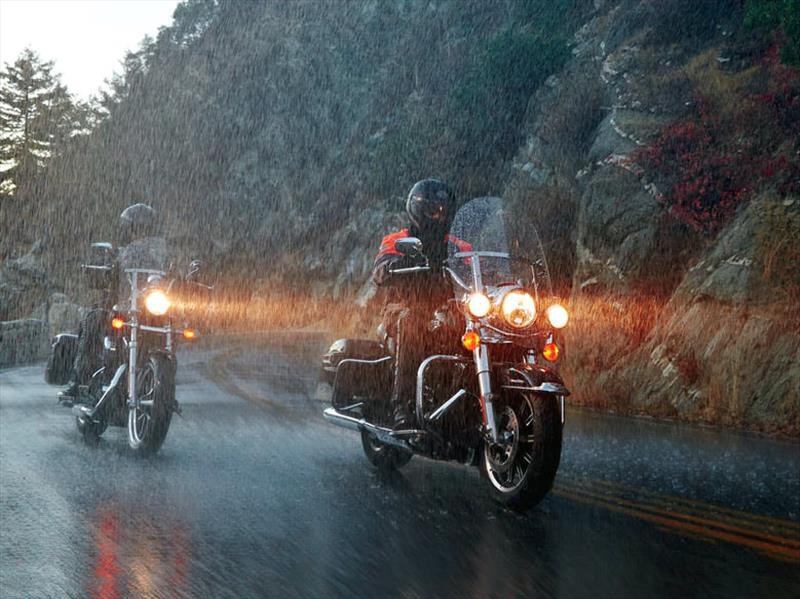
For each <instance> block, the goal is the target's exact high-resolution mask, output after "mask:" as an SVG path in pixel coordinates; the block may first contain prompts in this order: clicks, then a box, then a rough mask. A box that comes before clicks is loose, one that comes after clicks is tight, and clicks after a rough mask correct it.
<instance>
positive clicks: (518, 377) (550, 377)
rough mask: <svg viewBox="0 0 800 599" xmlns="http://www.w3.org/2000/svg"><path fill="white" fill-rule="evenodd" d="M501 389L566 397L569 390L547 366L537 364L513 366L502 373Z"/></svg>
mask: <svg viewBox="0 0 800 599" xmlns="http://www.w3.org/2000/svg"><path fill="white" fill-rule="evenodd" d="M501 381H502V387H503V389H512V390H516V391H531V392H534V393H549V394H552V395H560V396H562V397H566V396H567V395H569V394H570V392H569V389H567V387H566V385H564V381H562V380H561V377H560V376H558V374H557V373H556V372H555V371H554V370H552V369H550V368H548V367H547V366H540V365H538V364H515V365H514V366H508V367H506V368H505V369H504V370H503V372H502V377H501Z"/></svg>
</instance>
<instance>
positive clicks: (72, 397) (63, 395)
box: [58, 381, 80, 407]
mask: <svg viewBox="0 0 800 599" xmlns="http://www.w3.org/2000/svg"><path fill="white" fill-rule="evenodd" d="M79 395H80V387H79V385H78V382H77V381H72V382H71V383H70V384H69V385H67V388H66V389H63V390H62V391H59V392H58V401H60V402H61V403H62V404H64V405H66V406H67V407H69V406H71V405H72V404H74V403H76V402H77V401H78V396H79Z"/></svg>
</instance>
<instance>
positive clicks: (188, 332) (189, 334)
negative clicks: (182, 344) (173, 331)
mask: <svg viewBox="0 0 800 599" xmlns="http://www.w3.org/2000/svg"><path fill="white" fill-rule="evenodd" d="M195 337H197V333H196V332H195V330H194V329H183V338H184V339H188V340H189V341H191V340H192V339H194V338H195Z"/></svg>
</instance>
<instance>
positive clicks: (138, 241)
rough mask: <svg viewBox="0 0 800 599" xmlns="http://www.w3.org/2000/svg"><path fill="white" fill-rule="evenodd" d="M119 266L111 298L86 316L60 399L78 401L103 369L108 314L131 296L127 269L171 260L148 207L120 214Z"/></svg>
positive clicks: (133, 207)
mask: <svg viewBox="0 0 800 599" xmlns="http://www.w3.org/2000/svg"><path fill="white" fill-rule="evenodd" d="M117 236H118V239H117V247H118V248H119V251H118V254H117V259H116V262H117V267H118V270H119V280H118V281H112V284H111V285H112V288H111V289H110V290H109V294H108V297H106V298H105V299H104V301H102V302H101V303H100V304H99V305H98V306H96V307H95V308H94V309H92V310H90V311H89V312H87V313H86V316H85V317H84V318H83V320H82V321H81V323H80V327H79V329H78V349H77V354H76V356H75V363H74V368H73V371H74V372H73V376H74V379H73V380H72V381H71V382H70V383H69V385H68V386H67V388H66V389H64V390H63V391H62V392H61V393H59V394H58V396H59V399H65V400H70V401H73V402H74V401H77V400H78V398H79V397H80V394H79V386H80V385H87V384H88V383H89V381H90V380H91V377H92V374H93V373H94V372H96V371H97V370H98V369H99V368H100V367H101V366H102V355H103V338H104V336H105V332H106V326H107V324H108V312H109V310H110V309H111V307H112V306H113V304H114V303H118V304H121V305H122V304H124V301H125V299H126V298H128V297H129V296H130V295H129V294H130V289H129V287H130V284H129V283H128V281H127V278H126V275H125V272H124V270H125V269H126V268H152V269H154V270H163V268H164V265H165V263H166V258H167V248H166V242H165V240H164V238H163V237H161V235H160V226H159V220H158V214H157V213H156V211H155V210H154V209H153V208H152V207H150V206H148V205H147V204H133V205H131V206H128V207H127V208H125V210H123V211H122V213H121V214H120V215H119V221H118V229H117Z"/></svg>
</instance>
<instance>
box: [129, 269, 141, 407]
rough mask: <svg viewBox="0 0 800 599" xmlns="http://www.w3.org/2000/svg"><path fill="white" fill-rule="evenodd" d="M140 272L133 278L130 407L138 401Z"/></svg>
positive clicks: (134, 405)
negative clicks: (138, 295)
mask: <svg viewBox="0 0 800 599" xmlns="http://www.w3.org/2000/svg"><path fill="white" fill-rule="evenodd" d="M137 278H138V274H136V273H134V274H133V278H132V280H131V314H132V316H133V318H131V323H130V327H131V339H130V342H129V344H128V352H129V353H128V407H129V408H135V407H137V402H136V361H137V360H138V357H139V356H138V352H139V341H138V338H139V311H138V310H137V305H136V301H137V299H138V298H137V294H138V285H137V282H138V281H137Z"/></svg>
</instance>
